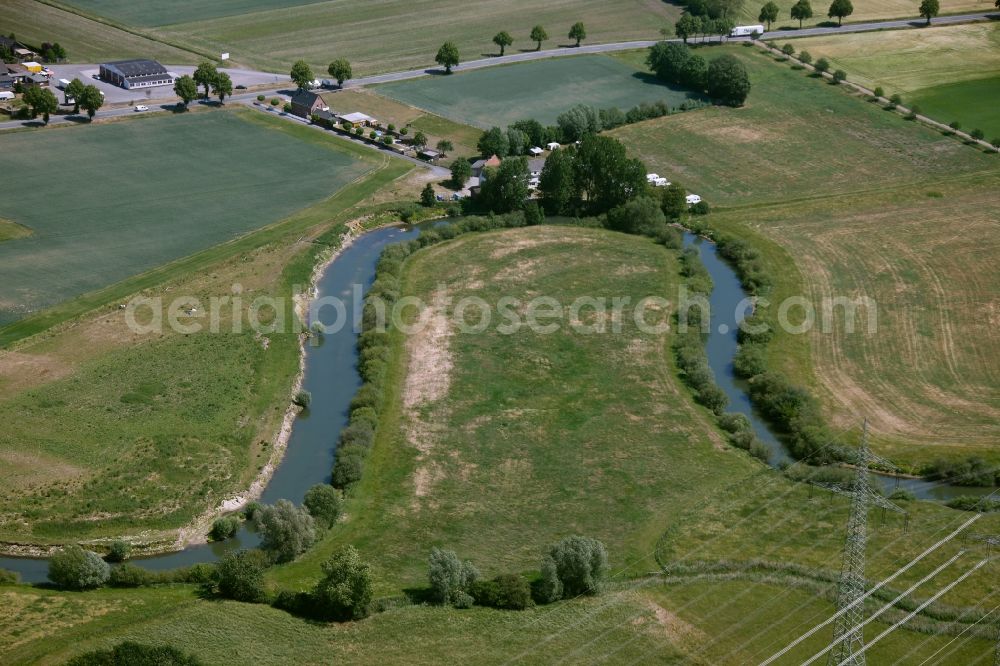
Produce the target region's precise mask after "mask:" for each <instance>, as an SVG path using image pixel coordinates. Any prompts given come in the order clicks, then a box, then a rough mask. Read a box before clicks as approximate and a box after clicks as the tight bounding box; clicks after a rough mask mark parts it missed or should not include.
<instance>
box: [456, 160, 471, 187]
mask: <svg viewBox="0 0 1000 666" xmlns="http://www.w3.org/2000/svg"><path fill="white" fill-rule="evenodd" d="M471 177H472V165H470V164H469V162H468V160H466V159H464V158H459V159H457V160H455V161H454V162H452V163H451V186H452V187H454V188H455V189H456V190H458V189H461V188H463V187H465V183H466V181H467V180H469V178H471Z"/></svg>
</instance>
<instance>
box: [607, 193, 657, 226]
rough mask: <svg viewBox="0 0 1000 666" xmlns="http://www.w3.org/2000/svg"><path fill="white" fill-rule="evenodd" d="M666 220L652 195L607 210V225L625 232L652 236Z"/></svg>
mask: <svg viewBox="0 0 1000 666" xmlns="http://www.w3.org/2000/svg"><path fill="white" fill-rule="evenodd" d="M666 224H667V220H666V218H665V217H664V215H663V211H662V210H660V204H659V203H658V202H657V201H656V200H654V199H653V198H652V197H648V196H640V197H637V198H635V199H633V200H631V201H629V202H628V203H626V204H623V205H621V206H617V207H615V208H612V209H611V210H610V211H608V215H607V227H608V228H609V229H614V230H615V231H622V232H624V233H627V234H642V235H645V236H652V235H654V234H655V233H656V232H657V231H659V230H660V229H662V228H663V227H665V226H666Z"/></svg>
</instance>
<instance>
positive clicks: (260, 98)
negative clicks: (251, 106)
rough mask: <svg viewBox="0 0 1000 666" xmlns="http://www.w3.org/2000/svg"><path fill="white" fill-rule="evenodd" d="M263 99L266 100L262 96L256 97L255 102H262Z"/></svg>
mask: <svg viewBox="0 0 1000 666" xmlns="http://www.w3.org/2000/svg"><path fill="white" fill-rule="evenodd" d="M265 99H267V98H266V97H265V96H264V95H257V101H258V102H263V101H264V100H265Z"/></svg>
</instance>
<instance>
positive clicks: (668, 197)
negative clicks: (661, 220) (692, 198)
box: [660, 183, 688, 220]
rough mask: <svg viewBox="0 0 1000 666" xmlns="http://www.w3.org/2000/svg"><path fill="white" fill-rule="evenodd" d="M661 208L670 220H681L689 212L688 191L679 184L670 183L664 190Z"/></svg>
mask: <svg viewBox="0 0 1000 666" xmlns="http://www.w3.org/2000/svg"><path fill="white" fill-rule="evenodd" d="M662 192H663V193H662V194H661V195H660V208H661V210H663V214H664V215H665V216H666V217H667V218H668V219H670V220H679V219H681V217H682V216H683V215H684V214H685V213H686V212H687V209H688V207H687V190H685V189H684V188H683V187H681V186H680V185H678V184H677V183H670V184H669V185H667V186H666V187H665V188H663V190H662Z"/></svg>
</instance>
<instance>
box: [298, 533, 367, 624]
mask: <svg viewBox="0 0 1000 666" xmlns="http://www.w3.org/2000/svg"><path fill="white" fill-rule="evenodd" d="M372 590H373V576H372V570H371V566H369V565H368V563H367V562H363V561H362V560H361V555H359V554H358V551H357V550H355V549H354V547H353V546H347V547H346V548H344V549H343V550H341V551H338V552H337V553H334V555H333V556H332V557H331V558H330V559H329V560H327V561H326V562H324V563H323V578H322V579H321V580H320V581H319V582H318V583H317V584H316V587H315V588H313V591H312V601H313V604H314V607H315V609H316V612H317V614H318V615H319V616H320V617H322V618H324V619H329V620H337V621H347V620H360V619H361V618H363V617H365V616H367V615H368V608H369V606H370V605H371V601H372V594H373V592H372Z"/></svg>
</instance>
